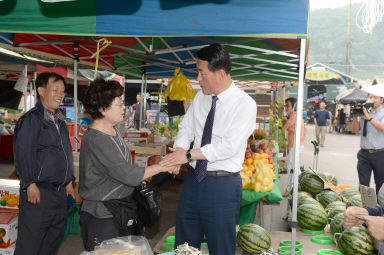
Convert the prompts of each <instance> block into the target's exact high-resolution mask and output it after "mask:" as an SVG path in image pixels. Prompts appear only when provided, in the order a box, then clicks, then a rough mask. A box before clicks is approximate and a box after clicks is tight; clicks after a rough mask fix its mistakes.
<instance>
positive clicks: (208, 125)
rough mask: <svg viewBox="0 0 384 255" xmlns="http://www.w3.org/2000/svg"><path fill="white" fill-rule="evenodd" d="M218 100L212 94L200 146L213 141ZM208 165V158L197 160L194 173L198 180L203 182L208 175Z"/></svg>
mask: <svg viewBox="0 0 384 255" xmlns="http://www.w3.org/2000/svg"><path fill="white" fill-rule="evenodd" d="M216 101H217V96H212V106H211V110H210V111H209V113H208V116H207V120H206V121H205V125H204V131H203V136H202V138H201V145H200V147H203V146H204V145H206V144H210V143H211V138H212V127H213V121H214V119H215V111H216ZM207 165H208V160H197V161H196V167H195V172H194V174H195V178H196V180H197V181H198V182H201V181H202V180H203V179H204V178H205V177H207Z"/></svg>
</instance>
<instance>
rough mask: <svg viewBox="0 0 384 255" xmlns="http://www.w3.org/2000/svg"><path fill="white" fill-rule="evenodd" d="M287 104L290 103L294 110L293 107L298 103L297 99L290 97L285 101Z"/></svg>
mask: <svg viewBox="0 0 384 255" xmlns="http://www.w3.org/2000/svg"><path fill="white" fill-rule="evenodd" d="M285 102H286V103H287V102H290V103H291V106H292V108H293V107H294V106H295V104H296V102H297V99H296V98H294V97H289V98H287V99H285Z"/></svg>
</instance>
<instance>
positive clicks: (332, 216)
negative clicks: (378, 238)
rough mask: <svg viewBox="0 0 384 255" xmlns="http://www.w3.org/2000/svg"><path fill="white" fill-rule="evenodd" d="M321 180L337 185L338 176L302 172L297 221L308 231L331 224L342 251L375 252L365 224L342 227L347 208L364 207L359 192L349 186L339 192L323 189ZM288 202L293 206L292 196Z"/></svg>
mask: <svg viewBox="0 0 384 255" xmlns="http://www.w3.org/2000/svg"><path fill="white" fill-rule="evenodd" d="M319 176H320V177H321V178H319ZM322 179H323V180H325V181H326V182H331V183H333V184H334V185H335V186H336V185H337V178H336V177H335V176H333V175H331V174H328V173H320V172H317V174H315V173H313V172H312V171H303V172H302V173H301V174H300V175H299V192H298V198H297V221H298V224H299V225H300V226H301V227H302V228H305V229H309V230H323V229H324V228H325V226H326V225H327V224H328V223H329V224H330V231H331V233H332V234H333V235H334V237H335V239H336V240H337V242H338V247H339V248H340V251H341V252H342V253H343V254H345V255H357V254H359V255H360V254H361V255H366V254H374V252H375V248H374V245H373V239H372V237H371V235H370V234H369V232H368V230H367V229H366V228H365V227H364V226H355V227H352V228H351V229H344V226H343V223H344V212H345V210H346V208H348V207H349V206H359V207H362V202H361V194H360V192H359V191H358V190H356V189H352V188H346V189H344V190H343V191H342V192H341V193H340V195H339V194H337V193H336V192H334V191H333V190H330V189H324V182H323V180H322ZM289 202H290V204H291V205H292V197H291V198H290V201H289Z"/></svg>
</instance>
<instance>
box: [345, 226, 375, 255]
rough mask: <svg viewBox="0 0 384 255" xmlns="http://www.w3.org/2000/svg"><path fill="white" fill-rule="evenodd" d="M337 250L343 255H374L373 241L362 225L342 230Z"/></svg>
mask: <svg viewBox="0 0 384 255" xmlns="http://www.w3.org/2000/svg"><path fill="white" fill-rule="evenodd" d="M339 248H340V251H341V252H342V253H343V254H345V255H368V254H375V247H374V245H373V239H372V237H371V235H370V234H369V232H368V230H367V229H366V228H365V227H364V226H362V225H360V226H354V227H352V228H350V229H346V230H344V232H343V233H342V234H341V236H340V238H339Z"/></svg>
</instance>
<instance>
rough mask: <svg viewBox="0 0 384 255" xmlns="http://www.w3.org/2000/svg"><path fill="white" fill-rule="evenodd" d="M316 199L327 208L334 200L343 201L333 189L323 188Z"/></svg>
mask: <svg viewBox="0 0 384 255" xmlns="http://www.w3.org/2000/svg"><path fill="white" fill-rule="evenodd" d="M316 200H317V201H319V202H320V203H321V205H322V206H323V207H324V208H325V207H327V206H328V204H330V203H331V202H333V201H341V197H340V196H339V194H337V193H336V192H334V191H333V190H323V191H321V192H320V193H319V194H317V195H316Z"/></svg>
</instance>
